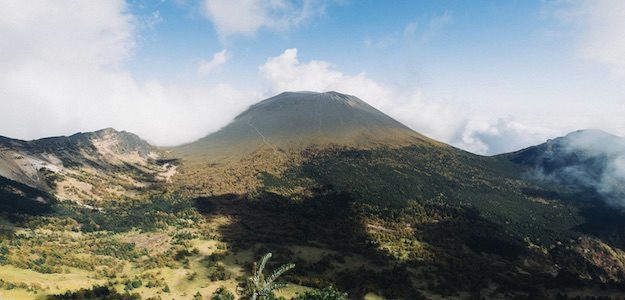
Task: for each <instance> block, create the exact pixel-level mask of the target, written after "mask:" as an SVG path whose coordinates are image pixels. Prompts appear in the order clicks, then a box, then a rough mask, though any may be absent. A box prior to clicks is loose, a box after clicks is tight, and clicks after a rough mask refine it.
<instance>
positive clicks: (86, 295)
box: [48, 286, 141, 300]
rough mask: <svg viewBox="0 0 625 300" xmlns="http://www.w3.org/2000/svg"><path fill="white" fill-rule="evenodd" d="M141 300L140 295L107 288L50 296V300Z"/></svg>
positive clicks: (94, 288)
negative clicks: (121, 292)
mask: <svg viewBox="0 0 625 300" xmlns="http://www.w3.org/2000/svg"><path fill="white" fill-rule="evenodd" d="M82 299H99V300H139V299H141V297H140V296H139V295H138V294H132V295H131V294H120V293H117V292H116V291H114V290H111V289H110V288H108V287H105V286H94V287H92V288H90V289H81V290H78V291H76V292H66V293H64V294H60V295H52V296H48V300H82Z"/></svg>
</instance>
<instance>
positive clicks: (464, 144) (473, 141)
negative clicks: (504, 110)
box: [450, 117, 561, 154]
mask: <svg viewBox="0 0 625 300" xmlns="http://www.w3.org/2000/svg"><path fill="white" fill-rule="evenodd" d="M559 134H561V132H559V131H557V130H553V129H549V128H547V127H543V126H528V125H527V124H523V123H521V122H519V121H517V120H515V119H514V118H513V117H505V118H498V119H495V120H487V121H483V120H477V119H472V120H469V121H468V122H467V123H466V124H465V125H464V126H463V127H462V128H461V130H460V131H459V132H458V135H457V136H455V137H454V138H453V139H452V140H450V142H451V143H452V144H454V145H455V146H457V147H460V148H462V149H465V150H467V151H471V152H473V153H480V154H501V153H506V152H511V151H516V150H519V149H522V148H525V147H527V146H529V145H535V144H538V143H542V142H544V141H545V140H547V139H548V138H553V137H555V136H557V135H559Z"/></svg>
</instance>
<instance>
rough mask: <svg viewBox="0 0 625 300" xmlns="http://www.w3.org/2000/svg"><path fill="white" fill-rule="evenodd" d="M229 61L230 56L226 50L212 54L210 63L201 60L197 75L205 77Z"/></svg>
mask: <svg viewBox="0 0 625 300" xmlns="http://www.w3.org/2000/svg"><path fill="white" fill-rule="evenodd" d="M229 59H230V54H228V52H227V51H226V49H224V50H222V51H219V52H217V53H215V54H213V58H212V59H211V60H210V61H206V60H202V61H200V65H199V66H198V70H197V71H198V73H200V74H201V75H206V74H208V73H211V72H213V71H215V70H216V69H217V68H219V67H220V66H221V65H223V64H225V63H226V62H227V61H228V60H229Z"/></svg>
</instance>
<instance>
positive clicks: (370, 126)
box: [177, 91, 436, 156]
mask: <svg viewBox="0 0 625 300" xmlns="http://www.w3.org/2000/svg"><path fill="white" fill-rule="evenodd" d="M424 143H425V144H435V143H436V142H435V141H433V140H431V139H429V138H427V137H425V136H423V135H421V134H419V133H417V132H415V131H413V130H411V129H410V128H408V127H406V126H405V125H403V124H401V123H400V122H398V121H396V120H395V119H393V118H391V117H389V116H388V115H386V114H384V113H382V112H381V111H379V110H377V109H376V108H374V107H372V106H371V105H369V104H367V103H366V102H365V101H363V100H361V99H359V98H357V97H355V96H351V95H346V94H342V93H338V92H335V91H330V92H324V93H317V92H284V93H281V94H278V95H276V96H274V97H271V98H268V99H265V100H263V101H260V102H258V103H256V104H254V105H252V106H250V107H249V108H248V109H247V110H245V111H244V112H242V113H241V114H239V115H238V116H237V117H236V118H235V119H234V120H233V121H232V122H231V123H230V124H228V125H227V126H226V127H224V128H222V129H221V130H219V131H218V132H216V133H213V134H211V135H209V136H207V137H205V138H202V139H200V140H199V141H197V142H194V143H191V144H187V145H183V146H180V147H177V150H179V151H181V152H182V154H183V155H184V154H198V153H202V154H213V155H215V156H224V155H226V156H232V155H233V153H238V154H242V153H244V152H245V153H250V152H253V151H256V150H258V149H259V148H263V147H266V148H270V149H273V150H286V151H288V150H297V149H304V148H307V147H311V146H313V147H324V146H327V145H332V144H334V145H341V146H347V147H354V148H372V147H379V146H386V147H389V146H390V147H397V146H405V145H410V144H424Z"/></svg>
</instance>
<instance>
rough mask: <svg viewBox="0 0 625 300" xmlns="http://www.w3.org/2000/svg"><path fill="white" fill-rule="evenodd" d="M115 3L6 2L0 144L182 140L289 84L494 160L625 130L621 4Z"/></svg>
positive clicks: (439, 0) (582, 0)
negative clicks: (55, 138)
mask: <svg viewBox="0 0 625 300" xmlns="http://www.w3.org/2000/svg"><path fill="white" fill-rule="evenodd" d="M103 2H104V3H97V2H93V1H73V0H64V1H58V2H55V3H46V2H45V1H44V2H37V1H32V2H31V1H24V3H20V2H16V3H4V4H2V5H0V6H2V7H0V8H2V12H1V13H0V14H3V15H2V16H1V17H2V18H1V19H3V20H4V21H0V38H2V40H4V42H0V43H4V44H0V46H2V49H12V50H15V51H8V52H6V53H0V64H4V65H5V67H6V68H5V70H7V71H6V72H5V75H4V77H0V87H1V88H3V90H4V92H0V101H3V102H5V104H6V105H5V106H6V107H9V108H10V109H12V110H11V111H10V112H7V111H6V110H5V114H6V115H4V116H3V117H4V118H3V120H4V121H0V125H1V126H2V128H5V129H4V131H5V132H0V135H8V136H14V137H18V138H24V139H29V138H37V137H41V136H46V135H57V134H71V133H72V132H75V131H86V130H94V129H98V128H99V127H109V126H114V127H116V128H119V129H125V130H129V131H133V132H136V133H138V134H139V135H141V136H143V137H145V138H146V139H148V140H149V141H152V142H155V143H157V144H160V145H173V144H179V143H184V142H189V141H192V140H194V139H197V138H200V137H202V136H203V135H205V134H207V133H209V132H212V131H215V130H217V129H218V128H219V127H221V126H224V125H225V124H226V123H227V122H228V121H229V120H230V119H231V118H232V117H234V116H235V115H236V114H237V113H238V112H240V111H242V110H243V109H245V108H246V107H247V106H248V105H250V104H252V103H254V102H256V101H258V100H261V99H263V98H265V97H269V96H272V95H273V94H275V93H279V92H281V91H283V90H316V91H325V90H338V91H340V92H346V93H350V94H354V95H356V96H358V97H360V98H362V99H364V100H365V101H367V102H369V103H370V104H372V105H374V106H375V107H377V108H379V109H381V110H382V111H384V112H386V113H388V114H389V115H391V116H393V117H395V118H397V119H398V120H400V121H402V122H404V123H405V124H407V125H408V126H410V127H411V128H413V129H415V130H417V131H420V132H422V133H425V134H427V135H430V136H432V137H434V138H437V139H440V140H442V141H445V142H447V143H451V144H452V145H455V146H458V147H461V148H464V149H467V150H470V151H473V152H476V153H483V154H494V153H501V152H504V151H511V150H516V149H518V148H520V147H524V146H528V145H531V144H535V143H540V142H542V141H544V140H545V139H547V138H552V137H555V136H557V135H562V134H565V133H567V132H569V131H572V130H576V129H581V128H599V129H603V130H606V131H610V132H612V133H615V134H619V135H625V120H624V119H625V118H622V116H623V115H625V104H624V103H625V32H624V31H623V30H622V28H625V4H624V2H622V1H617V0H599V1H591V0H569V1H563V0H557V1H556V0H554V1H547V0H541V1H529V0H527V1H520V0H519V1H513V0H510V1H453V0H432V1H399V0H398V1H373V0H369V1H356V0H340V1H339V0H271V1H269V0H267V1H261V0H163V1H147V0H129V1H123V0H112V1H103ZM20 49H21V50H20ZM24 49H25V50H24ZM55 54H58V55H55ZM33 83H37V84H33ZM68 108H71V109H68ZM35 110H36V112H33V111H35ZM20 121H22V123H26V125H24V124H21V125H19V126H17V125H15V124H19V123H20ZM24 121H27V122H24ZM43 124H45V125H43Z"/></svg>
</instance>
